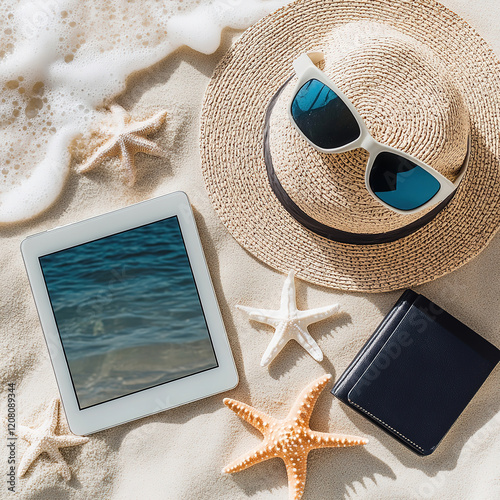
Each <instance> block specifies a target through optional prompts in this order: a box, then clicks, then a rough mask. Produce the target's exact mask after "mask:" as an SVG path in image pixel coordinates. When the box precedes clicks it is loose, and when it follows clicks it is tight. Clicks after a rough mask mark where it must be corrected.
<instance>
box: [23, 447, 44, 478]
mask: <svg viewBox="0 0 500 500" xmlns="http://www.w3.org/2000/svg"><path fill="white" fill-rule="evenodd" d="M42 451H43V450H42V449H41V448H40V446H32V447H29V448H28V449H27V450H26V452H25V453H24V455H23V458H22V460H21V462H20V463H19V467H18V469H17V476H18V477H23V476H24V474H26V471H27V470H28V469H29V468H30V465H31V464H32V463H33V462H34V461H35V460H36V459H37V457H38V455H40V453H42Z"/></svg>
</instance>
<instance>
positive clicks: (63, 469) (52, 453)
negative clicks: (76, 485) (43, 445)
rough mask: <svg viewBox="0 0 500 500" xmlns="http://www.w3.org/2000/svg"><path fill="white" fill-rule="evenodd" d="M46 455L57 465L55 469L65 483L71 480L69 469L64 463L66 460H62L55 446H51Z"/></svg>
mask: <svg viewBox="0 0 500 500" xmlns="http://www.w3.org/2000/svg"><path fill="white" fill-rule="evenodd" d="M47 453H48V455H49V457H50V458H51V459H52V460H54V462H56V463H57V467H58V469H59V473H60V474H61V476H62V477H63V478H64V479H66V481H69V480H70V479H71V469H70V468H69V465H68V464H67V463H66V460H64V457H63V456H62V454H61V452H60V451H59V450H58V449H57V448H56V447H55V446H53V447H51V448H49V449H48V450H47Z"/></svg>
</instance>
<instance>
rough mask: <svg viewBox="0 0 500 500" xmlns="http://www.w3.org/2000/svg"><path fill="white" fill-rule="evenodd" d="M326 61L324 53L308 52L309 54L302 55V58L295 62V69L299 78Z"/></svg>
mask: <svg viewBox="0 0 500 500" xmlns="http://www.w3.org/2000/svg"><path fill="white" fill-rule="evenodd" d="M324 59H325V55H324V54H323V52H307V54H302V55H301V56H300V57H298V58H297V59H295V61H294V62H293V68H294V70H295V74H296V75H297V76H300V75H302V74H303V73H304V72H305V71H306V70H307V69H308V68H310V67H315V66H316V64H319V63H320V62H321V61H323V60H324Z"/></svg>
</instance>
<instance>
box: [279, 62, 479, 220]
mask: <svg viewBox="0 0 500 500" xmlns="http://www.w3.org/2000/svg"><path fill="white" fill-rule="evenodd" d="M323 59H324V56H323V54H322V53H321V52H309V53H307V54H303V55H301V56H300V57H299V58H298V59H296V60H295V62H294V63H293V67H294V69H295V73H296V75H297V77H298V82H297V85H296V87H295V90H294V92H293V94H292V99H291V101H290V105H289V107H288V114H289V117H290V120H291V122H292V123H293V125H294V126H295V128H296V129H297V131H298V132H299V133H300V135H301V136H302V137H303V138H304V139H305V140H306V141H307V142H308V143H309V144H310V145H311V146H313V147H314V148H315V149H317V150H318V151H321V152H322V153H343V152H345V151H350V150H353V149H357V148H363V149H365V150H366V151H368V153H369V154H370V156H369V159H368V164H367V167H366V172H365V184H366V189H367V190H368V192H369V193H370V194H371V195H372V196H373V197H374V198H375V199H376V200H377V201H378V202H380V203H382V205H384V206H386V207H387V208H389V209H390V210H393V211H394V212H397V213H400V214H412V213H416V212H420V211H422V210H425V209H426V208H428V207H430V206H433V205H435V204H437V203H440V202H442V201H443V200H445V199H446V198H448V197H449V196H450V195H451V194H452V193H453V192H454V191H455V190H456V189H457V187H458V185H459V184H460V181H461V180H462V178H463V176H464V174H465V171H466V169H467V164H468V162H469V154H470V136H469V139H468V144H467V154H466V157H465V160H464V162H463V164H462V167H461V171H460V174H459V176H458V177H457V179H456V180H455V182H451V181H450V180H449V179H447V178H446V177H444V176H443V175H441V174H440V173H439V172H438V171H437V170H435V169H433V168H432V167H429V165H426V164H425V163H423V162H421V161H420V160H418V159H417V158H414V157H413V156H410V155H409V154H406V153H405V152H403V151H400V150H399V149H396V148H392V147H390V146H386V145H384V144H381V143H380V142H378V141H377V140H375V139H374V138H373V137H372V135H371V134H370V132H369V131H368V128H367V127H366V125H365V123H364V121H363V118H361V115H360V114H359V113H358V111H357V110H356V108H355V107H354V106H353V104H352V103H351V102H350V101H349V99H348V98H347V97H346V96H345V94H344V93H343V92H342V91H341V90H340V89H339V88H338V87H337V86H336V85H335V83H334V82H333V81H332V80H331V79H330V78H328V77H327V76H326V75H325V73H323V71H321V70H320V69H319V68H318V67H317V66H316V64H318V63H319V62H321V61H322V60H323Z"/></svg>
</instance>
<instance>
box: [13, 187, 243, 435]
mask: <svg viewBox="0 0 500 500" xmlns="http://www.w3.org/2000/svg"><path fill="white" fill-rule="evenodd" d="M173 216H177V218H178V221H179V225H180V228H181V232H182V236H183V238H184V243H185V247H186V251H187V254H188V258H189V262H190V265H191V268H192V271H193V276H194V279H195V283H196V287H197V289H198V293H199V297H200V301H201V305H202V308H203V312H204V315H205V319H206V322H207V326H208V331H209V334H210V337H211V340H212V345H213V348H214V351H215V356H216V359H217V363H218V367H216V368H212V369H209V370H206V371H203V372H201V373H197V374H195V375H191V376H187V377H185V378H181V379H178V380H174V381H172V382H167V383H165V384H162V385H159V386H156V387H152V388H149V389H144V390H142V391H140V392H136V393H133V394H130V395H127V396H121V397H118V398H116V399H113V400H110V401H108V402H104V403H100V404H97V405H95V406H90V407H88V408H84V409H80V408H79V404H78V400H77V397H76V393H75V390H74V388H73V383H72V380H71V375H70V371H69V368H68V364H67V362H66V357H65V354H64V350H63V346H62V343H61V338H60V336H59V332H58V329H57V325H56V321H55V318H54V313H53V311H52V306H51V303H50V300H49V295H48V292H47V287H46V284H45V280H44V277H43V274H42V269H41V267H40V261H39V258H40V257H42V256H44V255H48V254H51V253H54V252H58V251H61V250H65V249H67V248H70V247H73V246H76V245H81V244H84V243H88V242H90V241H93V240H96V239H99V238H104V237H106V236H111V235H113V234H116V233H120V232H123V231H127V230H130V229H134V228H137V227H139V226H143V225H145V224H150V223H152V222H157V221H160V220H163V219H167V218H169V217H173ZM21 252H22V255H23V259H24V263H25V266H26V271H27V273H28V277H29V280H30V284H31V289H32V292H33V296H34V299H35V303H36V307H37V310H38V315H39V318H40V322H41V325H42V329H43V332H44V335H45V340H46V343H47V348H48V350H49V354H50V359H51V361H52V366H53V368H54V372H55V375H56V379H57V384H58V386H59V392H60V394H61V401H62V403H63V406H64V410H65V412H66V417H67V420H68V424H69V427H70V429H71V431H72V432H74V433H75V434H80V435H85V434H92V433H94V432H97V431H100V430H103V429H106V428H108V427H113V426H115V425H119V424H123V423H125V422H128V421H130V420H135V419H138V418H141V417H144V416H146V415H151V414H153V413H157V412H160V411H164V410H167V409H169V408H174V407H176V406H180V405H182V404H186V403H190V402H192V401H196V400H198V399H202V398H205V397H208V396H212V395H214V394H217V393H220V392H223V391H226V390H229V389H232V388H234V387H235V386H236V385H237V384H238V374H237V371H236V366H235V364H234V360H233V356H232V353H231V349H230V346H229V341H228V338H227V334H226V330H225V328H224V324H223V322H222V317H221V313H220V309H219V305H218V303H217V299H216V297H215V292H214V289H213V285H212V281H211V279H210V274H209V272H208V268H207V264H206V261H205V256H204V254H203V249H202V246H201V241H200V238H199V235H198V231H197V228H196V223H195V220H194V216H193V212H192V210H191V206H190V204H189V200H188V197H187V195H186V194H185V193H183V192H180V191H178V192H175V193H172V194H168V195H165V196H161V197H159V198H155V199H152V200H148V201H144V202H141V203H138V204H136V205H132V206H129V207H126V208H122V209H120V210H116V211H114V212H110V213H107V214H104V215H99V216H97V217H93V218H91V219H87V220H84V221H81V222H77V223H74V224H70V225H67V226H63V227H58V228H55V229H52V230H50V231H45V232H43V233H39V234H35V235H33V236H29V237H28V238H26V239H25V240H24V241H23V242H22V243H21Z"/></svg>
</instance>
